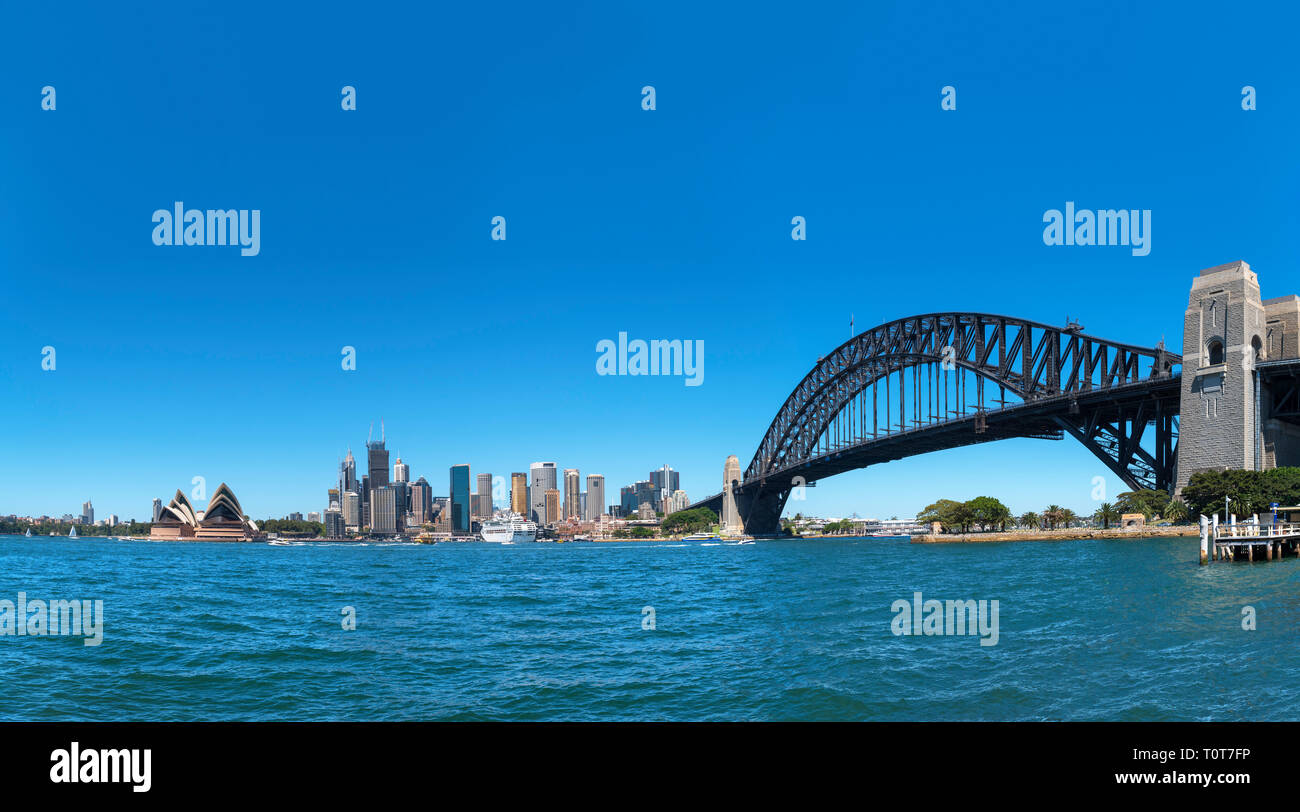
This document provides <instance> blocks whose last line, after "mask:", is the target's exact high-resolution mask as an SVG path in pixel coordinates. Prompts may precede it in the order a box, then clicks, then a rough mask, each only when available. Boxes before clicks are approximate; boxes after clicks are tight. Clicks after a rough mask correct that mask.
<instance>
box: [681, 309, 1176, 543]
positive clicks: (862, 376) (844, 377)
mask: <svg viewBox="0 0 1300 812" xmlns="http://www.w3.org/2000/svg"><path fill="white" fill-rule="evenodd" d="M1181 363H1182V358H1181V357H1180V356H1178V355H1175V354H1173V353H1170V352H1168V351H1166V350H1165V349H1164V347H1163V342H1162V343H1161V344H1160V345H1157V346H1156V347H1154V348H1147V347H1141V346H1136V345H1132V344H1125V343H1121V342H1116V341H1109V340H1106V339H1102V338H1097V337H1095V336H1090V335H1087V334H1085V333H1084V332H1083V331H1082V328H1081V327H1079V326H1078V325H1073V324H1071V325H1067V326H1066V327H1054V326H1051V325H1047V324H1043V323H1040V322H1034V321H1029V320H1026V319H1018V318H1013V317H1009V316H1001V315H995V314H988V313H960V312H957V313H929V314H925V315H919V316H909V317H907V318H902V319H897V320H894V321H891V322H888V323H886V324H882V325H880V326H878V327H875V328H873V329H870V330H867V331H864V332H862V333H859V334H858V335H855V336H853V337H852V338H851V339H849V340H848V341H846V342H845V343H843V344H841V345H840V346H839V347H836V348H835V350H833V351H832V352H831V353H830V354H828V355H826V356H824V357H823V358H819V359H818V361H817V364H816V365H815V366H814V367H813V368H812V370H811V371H810V372H809V373H808V374H807V375H805V376H804V378H803V379H802V380H801V381H800V382H799V383H798V384H797V385H796V386H795V388H794V390H793V391H792V392H791V393H790V395H789V397H787V398H786V400H785V402H784V403H783V404H782V406H781V408H780V410H779V411H778V412H777V414H776V416H775V417H774V418H773V419H772V422H771V423H770V425H769V426H768V429H767V431H766V433H765V434H764V435H763V439H762V441H761V442H760V443H759V446H758V449H757V451H756V452H755V454H754V457H753V459H752V460H751V461H750V463H749V466H748V467H747V468H746V469H745V471H744V474H743V479H742V480H740V481H738V482H733V483H731V484H732V487H733V491H734V492H735V494H736V502H737V507H738V510H739V513H740V517H741V519H742V520H743V521H744V522H745V526H746V530H747V531H748V532H751V533H755V534H760V533H774V532H776V531H777V530H778V529H779V526H780V514H781V511H782V510H783V509H784V506H785V502H786V499H787V498H788V497H789V495H790V493H791V491H793V490H794V489H796V488H799V487H805V486H809V485H812V484H814V483H815V482H816V480H817V479H821V478H825V477H826V476H831V475H834V474H836V473H841V472H843V471H847V470H852V469H854V468H861V467H864V466H866V465H871V464H875V463H878V462H883V461H887V460H891V459H900V458H902V457H906V456H911V455H913V454H920V453H926V452H928V451H934V450H940V449H944V448H955V447H959V446H963V445H970V444H972V443H980V442H988V441H991V440H998V439H1005V438H1008V437H1038V438H1043V439H1057V440H1059V439H1062V438H1063V437H1064V436H1065V435H1067V434H1068V435H1069V436H1071V437H1074V438H1075V439H1076V440H1078V441H1079V442H1081V443H1082V444H1083V445H1084V446H1085V447H1087V448H1088V449H1089V450H1090V451H1092V452H1093V454H1095V455H1096V456H1097V457H1098V458H1099V459H1100V460H1101V461H1102V462H1103V463H1105V464H1106V465H1107V467H1109V468H1110V469H1111V470H1112V471H1113V472H1114V473H1115V474H1116V475H1117V476H1118V477H1119V478H1120V479H1121V480H1123V481H1124V482H1125V483H1126V484H1128V485H1129V486H1130V487H1133V488H1162V489H1166V490H1167V489H1169V488H1171V487H1172V485H1173V483H1174V481H1175V479H1176V477H1175V467H1176V460H1177V455H1176V454H1177V452H1176V448H1177V445H1176V444H1177V417H1178V408H1179V405H1178V404H1179V377H1178V374H1177V372H1175V367H1177V366H1179V365H1181ZM909 379H910V382H909ZM994 395H996V397H994ZM882 418H883V420H882ZM1151 426H1154V427H1155V433H1154V438H1153V439H1154V448H1152V449H1147V448H1145V447H1144V446H1143V441H1144V437H1145V435H1146V431H1147V429H1148V428H1149V427H1151ZM698 504H700V505H708V506H711V507H715V508H717V507H720V506H721V494H716V495H714V496H712V497H710V498H709V499H706V500H703V501H702V502H700V503H698Z"/></svg>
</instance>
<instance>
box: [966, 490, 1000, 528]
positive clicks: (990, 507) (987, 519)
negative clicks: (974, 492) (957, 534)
mask: <svg viewBox="0 0 1300 812" xmlns="http://www.w3.org/2000/svg"><path fill="white" fill-rule="evenodd" d="M965 508H966V510H968V511H969V512H970V516H971V521H972V522H974V523H975V524H978V525H979V526H980V527H981V528H983V529H984V530H996V529H997V528H998V527H999V526H1001V527H1002V528H1003V529H1006V524H1007V522H1009V521H1011V509H1010V508H1008V507H1007V506H1006V505H1004V504H1002V503H1001V502H999V501H998V500H997V499H994V498H993V497H992V496H977V497H975V498H974V499H972V500H970V501H969V502H967V503H966V504H965Z"/></svg>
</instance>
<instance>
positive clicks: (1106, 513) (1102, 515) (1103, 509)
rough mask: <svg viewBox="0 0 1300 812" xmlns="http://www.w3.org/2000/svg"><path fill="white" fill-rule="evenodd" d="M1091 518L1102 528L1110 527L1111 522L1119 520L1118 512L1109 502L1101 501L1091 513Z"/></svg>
mask: <svg viewBox="0 0 1300 812" xmlns="http://www.w3.org/2000/svg"><path fill="white" fill-rule="evenodd" d="M1092 520H1093V521H1094V522H1097V523H1098V524H1100V525H1101V526H1102V529H1103V530H1104V529H1107V528H1109V527H1110V523H1111V522H1117V521H1119V520H1120V512H1119V511H1118V510H1117V509H1116V508H1115V506H1114V505H1112V504H1111V503H1110V502H1102V503H1101V505H1100V506H1099V507H1098V508H1097V510H1096V511H1095V512H1094V513H1093V514H1092Z"/></svg>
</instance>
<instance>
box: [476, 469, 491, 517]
mask: <svg viewBox="0 0 1300 812" xmlns="http://www.w3.org/2000/svg"><path fill="white" fill-rule="evenodd" d="M475 481H476V482H477V483H478V493H476V494H475V495H474V507H475V511H474V515H475V516H478V517H479V518H483V519H490V518H492V475H491V474H479V475H478V476H477V477H475Z"/></svg>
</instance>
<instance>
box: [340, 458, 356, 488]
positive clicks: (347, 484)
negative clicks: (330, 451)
mask: <svg viewBox="0 0 1300 812" xmlns="http://www.w3.org/2000/svg"><path fill="white" fill-rule="evenodd" d="M348 491H352V492H353V493H356V492H357V461H356V460H355V459H353V457H352V449H351V448H349V449H348V455H347V456H346V457H344V458H343V462H341V463H339V493H347V492H348Z"/></svg>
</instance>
